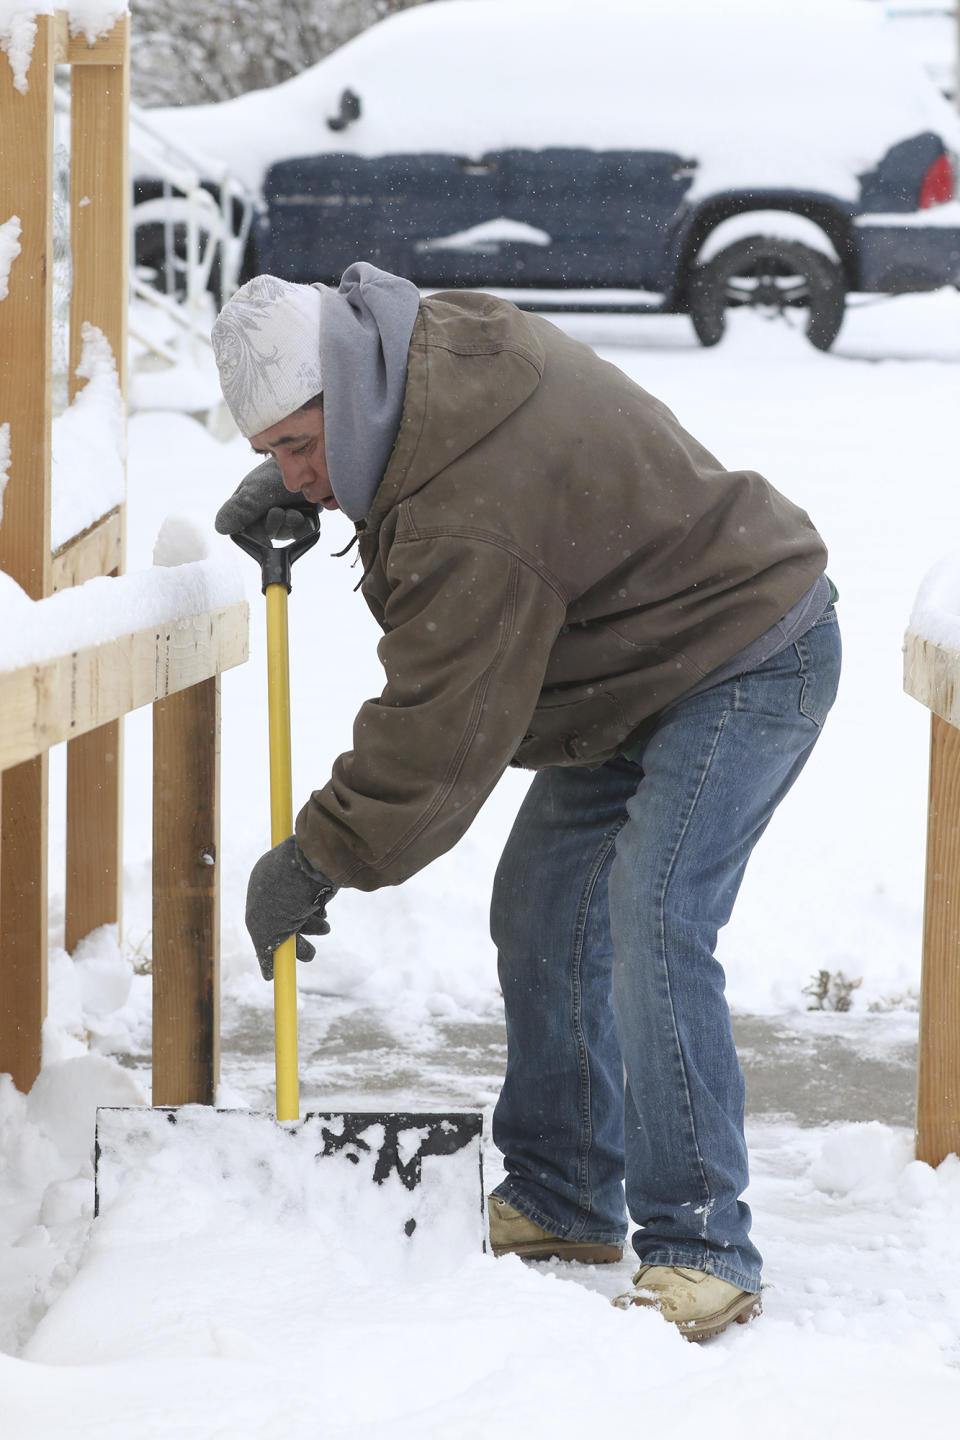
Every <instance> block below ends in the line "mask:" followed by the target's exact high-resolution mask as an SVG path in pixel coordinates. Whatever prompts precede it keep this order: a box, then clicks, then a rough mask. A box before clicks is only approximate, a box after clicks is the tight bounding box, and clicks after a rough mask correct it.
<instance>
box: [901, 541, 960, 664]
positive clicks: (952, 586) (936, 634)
mask: <svg viewBox="0 0 960 1440" xmlns="http://www.w3.org/2000/svg"><path fill="white" fill-rule="evenodd" d="M907 633H908V634H912V635H918V636H919V637H920V638H921V639H922V640H928V641H930V643H931V644H933V645H940V646H942V647H943V648H944V649H945V650H960V552H952V553H951V554H949V555H945V556H943V557H942V558H941V559H940V560H938V561H937V563H936V564H935V565H934V566H932V567H931V569H930V570H929V571H928V572H927V574H926V575H925V576H924V578H923V581H922V582H921V585H920V588H919V590H918V591H917V595H916V599H915V600H914V602H913V609H912V610H911V612H910V621H909V624H908V626H907Z"/></svg>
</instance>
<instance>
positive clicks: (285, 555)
mask: <svg viewBox="0 0 960 1440" xmlns="http://www.w3.org/2000/svg"><path fill="white" fill-rule="evenodd" d="M288 508H289V509H293V510H297V511H299V513H300V514H301V515H302V516H303V517H304V519H305V520H306V521H307V523H308V524H309V525H310V527H311V528H310V529H309V530H308V531H307V533H306V534H305V535H300V536H298V537H297V539H296V540H291V541H290V543H289V544H287V545H275V544H274V542H273V541H272V540H271V539H270V536H269V535H268V534H267V529H266V524H265V522H264V521H263V520H257V521H256V522H255V523H254V524H253V525H248V526H247V528H246V530H239V531H237V533H236V534H234V535H231V536H230V539H231V540H232V541H233V543H234V544H235V545H239V546H240V549H241V550H243V551H245V552H246V554H247V555H250V556H252V557H253V559H254V560H256V562H257V564H258V565H259V566H260V581H261V586H260V588H261V589H262V591H263V593H264V594H266V593H267V586H268V585H282V586H283V588H284V589H285V590H286V592H287V594H288V595H289V593H290V569H291V566H292V565H293V562H294V561H295V560H299V559H300V556H301V555H305V554H306V553H307V551H308V550H311V549H312V548H313V546H314V545H316V543H317V541H318V540H319V539H320V510H319V507H318V506H316V505H311V504H310V502H309V501H308V500H304V501H303V502H302V504H300V505H293V506H289V507H288Z"/></svg>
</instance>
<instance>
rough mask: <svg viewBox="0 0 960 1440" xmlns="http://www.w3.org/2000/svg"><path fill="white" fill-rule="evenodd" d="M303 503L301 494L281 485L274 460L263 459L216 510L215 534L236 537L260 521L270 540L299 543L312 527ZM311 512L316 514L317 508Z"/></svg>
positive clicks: (281, 480) (277, 467) (280, 478)
mask: <svg viewBox="0 0 960 1440" xmlns="http://www.w3.org/2000/svg"><path fill="white" fill-rule="evenodd" d="M306 503H307V502H305V500H304V498H303V496H302V495H300V494H299V493H297V492H294V491H292V490H288V489H287V487H286V486H285V485H284V483H283V479H282V477H281V475H280V467H279V466H278V464H277V462H276V460H264V462H263V464H262V465H258V466H257V468H256V469H255V470H251V471H250V473H249V475H245V476H244V477H243V479H242V480H241V481H240V484H239V485H238V486H237V488H236V490H234V492H233V494H232V495H231V496H230V499H229V500H228V501H227V502H226V504H225V505H221V507H220V509H219V510H218V511H217V518H216V522H215V523H216V528H217V533H218V534H219V535H239V534H240V532H241V531H242V530H249V529H250V526H251V525H254V524H256V522H257V521H258V520H259V521H263V523H264V526H265V528H266V532H267V535H268V536H269V538H270V539H271V540H280V541H281V542H282V543H283V544H286V543H287V542H288V541H290V540H299V538H300V536H301V535H305V534H306V533H307V532H308V530H310V528H311V522H310V520H309V519H308V518H307V517H306V516H305V515H304V513H303V512H304V506H305V504H306ZM312 509H313V512H314V513H316V506H313V507H312Z"/></svg>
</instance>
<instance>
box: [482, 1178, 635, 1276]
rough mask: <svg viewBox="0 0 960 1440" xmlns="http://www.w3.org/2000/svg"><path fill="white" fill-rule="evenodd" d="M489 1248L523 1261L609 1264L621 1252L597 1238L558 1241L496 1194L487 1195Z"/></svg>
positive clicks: (614, 1246) (618, 1256)
mask: <svg viewBox="0 0 960 1440" xmlns="http://www.w3.org/2000/svg"><path fill="white" fill-rule="evenodd" d="M487 1214H488V1215H489V1217H490V1248H491V1250H492V1251H493V1253H494V1255H498V1256H499V1255H519V1256H521V1257H522V1258H523V1259H524V1260H550V1259H552V1258H553V1257H554V1256H556V1258H557V1259H558V1260H579V1261H580V1262H581V1264H583V1265H610V1264H612V1263H613V1262H614V1261H615V1260H619V1259H620V1258H621V1257H622V1255H623V1246H622V1245H607V1244H604V1243H603V1242H602V1241H599V1240H561V1239H560V1237H559V1236H558V1235H551V1234H550V1231H549V1230H544V1229H543V1228H542V1227H541V1226H540V1225H537V1224H535V1223H534V1222H533V1221H532V1220H528V1219H527V1217H526V1215H521V1214H520V1211H519V1210H514V1208H513V1206H512V1205H509V1204H508V1203H507V1201H506V1200H501V1199H500V1196H499V1195H488V1196H487Z"/></svg>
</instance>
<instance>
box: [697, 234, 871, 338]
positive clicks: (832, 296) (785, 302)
mask: <svg viewBox="0 0 960 1440" xmlns="http://www.w3.org/2000/svg"><path fill="white" fill-rule="evenodd" d="M687 295H688V308H689V311H690V318H691V320H692V321H693V328H694V330H695V331H696V334H697V339H698V340H699V341H700V344H701V345H716V344H718V342H719V341H720V340H722V339H723V335H724V331H725V329H726V313H727V310H728V309H740V308H742V307H744V306H749V307H750V308H752V309H756V310H761V311H763V312H764V313H766V314H768V315H769V314H778V315H780V316H783V317H784V318H786V319H787V320H789V319H790V317H791V312H793V311H800V310H802V309H803V310H806V312H807V316H806V321H805V323H804V334H805V335H806V337H807V339H808V340H809V341H810V344H811V345H815V346H816V348H817V349H818V350H829V349H830V346H831V345H832V344H833V342H834V340H836V338H837V335H838V334H839V333H840V326H841V325H842V324H843V312H844V305H845V300H846V290H845V285H844V278H843V272H842V271H841V269H840V267H839V266H838V265H836V264H834V262H833V261H832V260H829V259H828V258H827V256H826V255H821V254H819V253H818V251H816V250H812V249H811V248H810V246H809V245H803V244H801V243H800V242H799V241H797V240H780V239H777V238H776V237H775V236H765V235H751V236H749V237H748V238H747V239H745V240H737V241H736V242H735V243H734V244H732V245H728V246H727V248H726V249H725V250H721V251H720V252H719V254H717V255H715V256H714V257H713V259H712V260H710V261H708V262H707V264H706V265H701V266H698V267H695V268H694V270H693V272H692V275H691V279H690V284H689V287H688V292H687Z"/></svg>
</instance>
